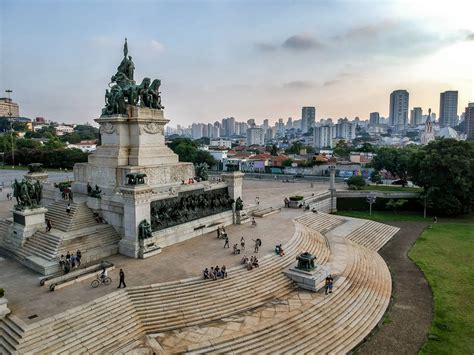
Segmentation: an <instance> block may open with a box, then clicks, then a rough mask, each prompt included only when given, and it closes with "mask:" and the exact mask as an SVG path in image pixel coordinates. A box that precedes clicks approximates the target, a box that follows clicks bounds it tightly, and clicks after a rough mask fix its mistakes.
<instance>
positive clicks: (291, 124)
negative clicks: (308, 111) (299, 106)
mask: <svg viewBox="0 0 474 355" xmlns="http://www.w3.org/2000/svg"><path fill="white" fill-rule="evenodd" d="M292 128H293V118H291V117H288V121H286V129H292Z"/></svg>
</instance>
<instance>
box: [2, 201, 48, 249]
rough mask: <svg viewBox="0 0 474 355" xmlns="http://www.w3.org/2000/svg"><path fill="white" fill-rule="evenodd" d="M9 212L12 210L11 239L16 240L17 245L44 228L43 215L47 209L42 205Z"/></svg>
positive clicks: (21, 244)
mask: <svg viewBox="0 0 474 355" xmlns="http://www.w3.org/2000/svg"><path fill="white" fill-rule="evenodd" d="M11 212H13V236H14V238H13V239H14V240H16V241H17V242H18V244H17V246H23V244H24V243H25V241H26V239H27V238H29V237H31V236H32V235H33V234H35V232H36V231H38V230H43V229H44V228H45V225H44V223H45V217H44V215H45V213H46V212H48V210H47V209H46V208H44V207H39V208H34V209H26V210H23V211H17V210H11Z"/></svg>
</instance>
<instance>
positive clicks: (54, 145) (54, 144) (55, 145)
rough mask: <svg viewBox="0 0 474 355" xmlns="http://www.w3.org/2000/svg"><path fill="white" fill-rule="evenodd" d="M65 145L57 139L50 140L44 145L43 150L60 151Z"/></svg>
mask: <svg viewBox="0 0 474 355" xmlns="http://www.w3.org/2000/svg"><path fill="white" fill-rule="evenodd" d="M65 146H66V145H65V144H64V143H63V142H61V141H60V140H59V139H58V138H55V137H54V138H50V139H48V141H47V142H46V143H45V144H44V148H45V149H48V150H50V149H60V148H64V147H65Z"/></svg>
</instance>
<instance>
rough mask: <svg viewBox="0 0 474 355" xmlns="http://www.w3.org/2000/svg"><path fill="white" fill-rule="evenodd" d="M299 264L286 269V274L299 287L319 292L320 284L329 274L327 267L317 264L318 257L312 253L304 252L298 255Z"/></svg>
mask: <svg viewBox="0 0 474 355" xmlns="http://www.w3.org/2000/svg"><path fill="white" fill-rule="evenodd" d="M296 260H298V264H297V265H296V266H292V267H290V268H289V269H288V270H287V271H285V275H286V276H288V277H289V278H290V279H292V280H293V281H295V282H296V284H297V285H298V287H301V288H303V289H305V290H309V291H313V292H317V291H318V290H319V288H320V287H319V286H320V285H322V282H323V281H324V280H325V278H326V276H327V275H329V270H328V268H327V267H324V266H321V265H316V264H315V263H314V261H315V260H316V257H315V256H314V255H312V254H310V253H307V252H305V253H302V254H300V255H298V256H297V257H296Z"/></svg>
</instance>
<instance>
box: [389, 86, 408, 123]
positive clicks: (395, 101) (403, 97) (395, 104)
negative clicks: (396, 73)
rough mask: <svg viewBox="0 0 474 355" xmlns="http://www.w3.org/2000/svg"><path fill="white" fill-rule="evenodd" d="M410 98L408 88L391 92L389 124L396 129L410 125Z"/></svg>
mask: <svg viewBox="0 0 474 355" xmlns="http://www.w3.org/2000/svg"><path fill="white" fill-rule="evenodd" d="M408 99H409V94H408V91H406V90H395V91H394V92H392V93H391V94H390V116H389V124H390V126H392V127H394V128H395V130H396V131H401V130H403V129H405V128H407V125H408Z"/></svg>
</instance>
